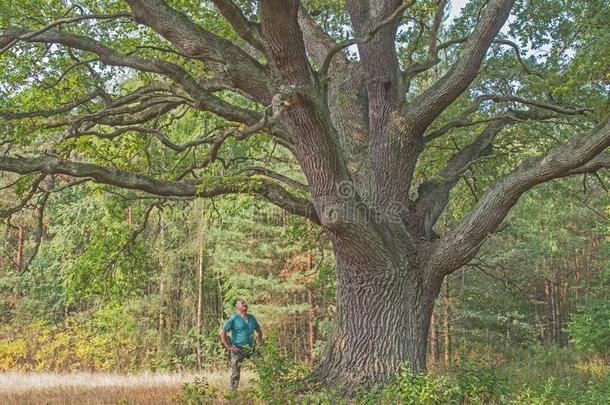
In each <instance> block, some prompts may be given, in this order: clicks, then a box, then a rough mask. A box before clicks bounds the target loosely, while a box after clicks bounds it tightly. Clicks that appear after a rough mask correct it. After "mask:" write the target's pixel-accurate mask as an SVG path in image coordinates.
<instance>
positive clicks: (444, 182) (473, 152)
mask: <svg viewBox="0 0 610 405" xmlns="http://www.w3.org/2000/svg"><path fill="white" fill-rule="evenodd" d="M511 121H513V119H512V118H511V117H504V118H501V119H498V120H495V121H492V122H491V123H490V124H488V125H487V127H486V128H485V129H484V130H483V131H482V132H481V133H480V134H479V136H477V138H476V139H475V140H474V141H473V142H472V143H471V144H470V145H468V146H467V147H465V148H464V149H462V150H460V151H459V152H457V153H456V154H455V155H453V157H452V158H451V159H449V161H448V162H447V164H446V165H445V167H444V168H443V170H441V172H440V173H439V174H438V177H436V178H434V179H432V180H427V181H424V182H423V183H422V184H420V185H419V188H418V197H417V200H416V201H415V209H414V214H415V218H417V223H418V224H419V226H420V227H421V230H420V232H422V233H423V235H424V236H425V238H426V239H428V240H431V239H432V238H433V227H434V224H436V221H437V220H438V218H439V217H440V215H441V213H442V212H443V210H444V209H445V207H446V206H447V203H448V202H449V194H450V191H451V189H452V188H453V187H454V186H455V185H456V184H457V182H458V180H459V179H460V177H461V176H462V175H463V174H464V172H465V171H466V170H467V169H468V168H469V167H471V166H472V165H473V164H474V163H476V162H478V161H480V160H481V159H482V158H483V157H485V156H488V155H490V154H491V152H492V149H493V142H494V140H495V138H496V136H497V135H498V133H499V132H500V131H501V130H502V128H504V127H505V126H506V125H507V124H509V123H510V122H511Z"/></svg>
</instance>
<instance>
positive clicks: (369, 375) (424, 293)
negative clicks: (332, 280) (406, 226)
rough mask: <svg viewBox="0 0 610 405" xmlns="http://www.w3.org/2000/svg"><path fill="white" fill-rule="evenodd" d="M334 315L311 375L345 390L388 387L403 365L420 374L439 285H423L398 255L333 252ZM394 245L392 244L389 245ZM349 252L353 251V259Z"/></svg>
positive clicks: (374, 251)
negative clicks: (314, 374)
mask: <svg viewBox="0 0 610 405" xmlns="http://www.w3.org/2000/svg"><path fill="white" fill-rule="evenodd" d="M336 245H337V244H336V243H335V257H336V260H337V282H336V288H337V313H336V317H335V325H334V332H333V334H332V336H331V338H330V339H329V342H328V343H327V345H326V349H325V351H324V353H323V355H322V358H321V361H320V363H319V365H318V367H317V369H316V373H317V375H318V377H319V379H320V380H321V381H323V382H324V383H325V384H326V385H332V386H335V387H336V386H341V387H344V389H346V390H350V387H356V386H363V385H364V386H371V385H377V384H383V383H386V382H388V381H389V380H390V379H391V378H392V376H394V375H395V373H396V372H397V371H398V370H399V369H400V366H401V365H403V364H405V365H408V366H409V367H411V369H413V370H414V371H417V372H419V371H425V369H426V350H427V344H428V330H429V326H430V318H431V316H432V310H433V307H434V301H435V298H436V295H437V294H438V291H439V289H440V283H439V282H435V283H433V284H434V285H435V286H436V288H430V283H427V282H425V281H424V279H425V278H424V277H423V274H424V271H423V269H421V268H413V267H409V265H408V264H405V265H398V266H395V267H393V266H392V265H391V264H397V263H400V262H401V259H399V258H401V257H402V258H403V259H402V260H404V257H405V256H404V252H403V254H402V255H401V254H394V255H392V256H391V257H388V256H385V255H386V254H387V252H386V251H384V250H382V249H375V248H374V247H372V246H370V245H369V246H363V245H360V246H359V247H358V249H357V250H355V251H354V252H350V251H347V252H346V251H344V250H342V248H341V247H340V248H337V246H336ZM394 246H395V245H394ZM355 252H358V253H357V254H356V253H355Z"/></svg>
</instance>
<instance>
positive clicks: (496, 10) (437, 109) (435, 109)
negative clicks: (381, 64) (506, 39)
mask: <svg viewBox="0 0 610 405" xmlns="http://www.w3.org/2000/svg"><path fill="white" fill-rule="evenodd" d="M513 3H514V0H489V1H488V2H487V5H486V6H485V9H484V10H483V13H482V16H481V19H480V20H479V22H478V23H477V25H476V26H475V28H474V31H473V33H472V35H471V36H470V37H469V39H468V40H467V41H466V43H465V44H464V45H463V46H462V49H461V51H460V54H459V56H458V58H457V60H456V62H455V63H454V64H453V65H452V66H451V68H450V69H449V70H448V71H447V73H446V74H445V75H443V76H442V77H441V78H440V79H439V80H438V81H437V82H436V83H434V84H433V85H432V86H430V87H429V88H428V89H426V90H425V91H424V92H422V93H421V94H420V95H419V96H417V97H415V99H414V100H413V101H412V102H411V103H409V104H407V105H405V106H404V108H403V109H402V117H403V119H404V121H405V123H404V125H406V126H407V127H408V128H410V129H411V131H414V132H416V133H419V134H422V133H423V131H425V129H426V128H427V127H428V126H429V125H430V123H432V121H434V119H436V117H437V116H438V115H439V114H440V113H441V112H442V111H443V110H445V108H447V106H449V104H451V103H452V102H453V101H454V100H455V99H456V98H457V97H458V96H459V95H460V94H462V93H463V92H464V90H466V89H467V88H468V86H469V85H470V83H471V82H472V80H474V78H475V77H476V75H477V73H478V70H479V67H480V66H481V63H482V61H483V58H484V57H485V54H486V53H487V50H488V49H489V46H490V45H491V43H492V41H493V39H494V37H495V36H496V35H497V33H498V32H499V31H500V28H502V25H504V22H505V21H506V19H507V18H508V15H509V14H510V10H511V9H512V6H513Z"/></svg>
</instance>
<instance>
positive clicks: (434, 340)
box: [430, 311, 439, 366]
mask: <svg viewBox="0 0 610 405" xmlns="http://www.w3.org/2000/svg"><path fill="white" fill-rule="evenodd" d="M436 327H437V326H436V316H435V315H434V311H432V317H431V319H430V353H431V354H432V363H433V364H434V365H435V366H436V365H437V364H438V359H439V353H438V333H437V331H436Z"/></svg>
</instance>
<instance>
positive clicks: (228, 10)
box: [212, 0, 265, 52]
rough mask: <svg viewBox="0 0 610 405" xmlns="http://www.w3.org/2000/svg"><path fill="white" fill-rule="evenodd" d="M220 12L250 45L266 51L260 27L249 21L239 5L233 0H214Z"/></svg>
mask: <svg viewBox="0 0 610 405" xmlns="http://www.w3.org/2000/svg"><path fill="white" fill-rule="evenodd" d="M212 1H213V3H214V5H215V6H216V8H217V9H218V11H219V12H220V14H222V16H223V17H224V18H225V19H226V20H227V21H228V22H229V24H231V26H232V27H233V29H234V30H235V32H237V34H239V36H240V37H242V38H243V39H245V40H246V41H247V42H248V43H249V44H250V45H252V46H253V47H255V48H256V49H258V50H259V51H261V52H264V51H265V46H264V45H263V42H262V39H261V34H260V27H259V26H258V25H257V24H254V23H253V22H251V21H248V19H247V18H246V17H244V15H243V14H242V12H241V10H240V9H239V7H238V6H237V5H236V4H235V3H233V1H232V0H212Z"/></svg>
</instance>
